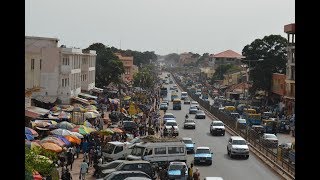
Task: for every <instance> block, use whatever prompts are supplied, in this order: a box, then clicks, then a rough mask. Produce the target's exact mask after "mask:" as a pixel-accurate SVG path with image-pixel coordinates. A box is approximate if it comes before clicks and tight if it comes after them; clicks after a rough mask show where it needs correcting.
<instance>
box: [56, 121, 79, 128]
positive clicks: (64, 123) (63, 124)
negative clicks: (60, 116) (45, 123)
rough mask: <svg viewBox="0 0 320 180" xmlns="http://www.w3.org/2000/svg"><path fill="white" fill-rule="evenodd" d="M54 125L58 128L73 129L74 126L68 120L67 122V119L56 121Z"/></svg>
mask: <svg viewBox="0 0 320 180" xmlns="http://www.w3.org/2000/svg"><path fill="white" fill-rule="evenodd" d="M56 126H57V127H58V128H61V129H68V130H70V129H73V128H74V127H75V125H74V124H72V123H70V122H68V121H62V122H60V123H58V124H57V125H56Z"/></svg>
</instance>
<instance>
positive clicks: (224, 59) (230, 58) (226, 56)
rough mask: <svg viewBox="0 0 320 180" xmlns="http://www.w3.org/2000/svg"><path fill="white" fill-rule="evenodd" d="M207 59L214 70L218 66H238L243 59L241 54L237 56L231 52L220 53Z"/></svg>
mask: <svg viewBox="0 0 320 180" xmlns="http://www.w3.org/2000/svg"><path fill="white" fill-rule="evenodd" d="M209 58H210V59H211V61H213V62H214V67H215V69H216V68H217V67H219V66H220V65H226V64H233V65H237V66H240V65H241V64H242V63H241V59H243V58H245V57H244V56H242V55H241V54H238V53H236V52H234V51H232V50H226V51H223V52H221V53H218V54H215V55H210V56H209Z"/></svg>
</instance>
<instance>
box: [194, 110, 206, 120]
mask: <svg viewBox="0 0 320 180" xmlns="http://www.w3.org/2000/svg"><path fill="white" fill-rule="evenodd" d="M195 118H196V119H205V118H206V114H205V113H204V111H203V110H198V111H197V113H196V116H195Z"/></svg>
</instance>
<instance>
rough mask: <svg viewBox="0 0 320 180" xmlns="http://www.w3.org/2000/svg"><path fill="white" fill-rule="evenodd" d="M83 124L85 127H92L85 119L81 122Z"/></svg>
mask: <svg viewBox="0 0 320 180" xmlns="http://www.w3.org/2000/svg"><path fill="white" fill-rule="evenodd" d="M83 125H84V126H86V127H93V126H92V124H91V123H89V121H85V122H84V123H83Z"/></svg>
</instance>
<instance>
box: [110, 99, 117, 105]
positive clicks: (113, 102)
mask: <svg viewBox="0 0 320 180" xmlns="http://www.w3.org/2000/svg"><path fill="white" fill-rule="evenodd" d="M109 101H110V103H111V104H119V100H118V99H110V98H109Z"/></svg>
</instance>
